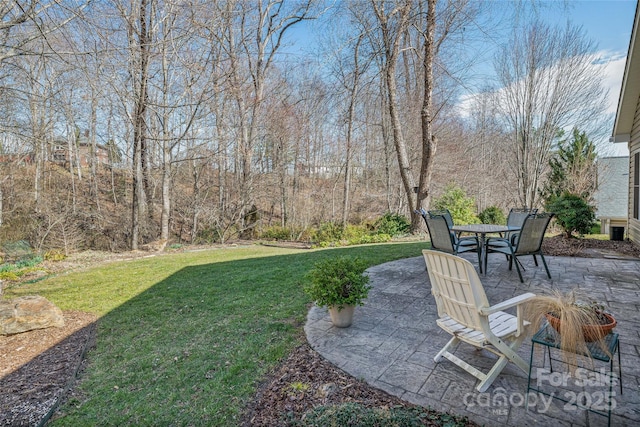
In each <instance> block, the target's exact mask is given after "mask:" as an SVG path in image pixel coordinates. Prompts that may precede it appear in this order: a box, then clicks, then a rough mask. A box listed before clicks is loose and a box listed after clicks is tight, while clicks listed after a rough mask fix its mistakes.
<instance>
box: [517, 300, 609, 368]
mask: <svg viewBox="0 0 640 427" xmlns="http://www.w3.org/2000/svg"><path fill="white" fill-rule="evenodd" d="M593 304H594V303H587V302H583V300H580V299H579V295H578V294H577V292H576V290H572V291H570V292H567V293H563V292H560V291H558V290H554V291H553V292H552V293H551V295H538V296H536V297H535V298H532V299H531V300H529V301H527V303H526V305H525V309H524V316H525V318H526V319H527V320H528V321H529V322H531V323H532V326H531V328H530V330H531V331H537V330H539V329H540V326H541V325H542V324H543V322H544V321H545V320H546V317H545V315H546V314H550V315H552V316H553V317H556V318H558V319H559V320H560V325H561V327H560V329H561V330H560V331H558V332H559V333H558V335H559V338H560V349H562V350H563V358H564V362H566V363H567V364H570V365H572V366H573V365H576V362H577V360H578V358H579V357H580V356H579V355H583V354H589V351H588V348H587V341H588V339H586V338H585V334H584V332H583V326H584V325H599V324H601V323H602V322H601V320H600V319H601V316H600V314H599V310H596V309H594V308H595V306H594V305H593ZM587 338H588V337H587ZM592 341H593V342H595V343H597V344H598V345H599V346H600V347H601V349H602V351H603V352H604V353H605V354H609V351H608V349H607V348H606V346H605V344H604V339H603V337H599V338H597V339H595V340H592ZM609 356H611V355H610V354H609Z"/></svg>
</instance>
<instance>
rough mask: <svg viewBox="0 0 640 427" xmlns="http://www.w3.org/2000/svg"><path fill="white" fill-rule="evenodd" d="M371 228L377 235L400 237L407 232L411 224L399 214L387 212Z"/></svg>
mask: <svg viewBox="0 0 640 427" xmlns="http://www.w3.org/2000/svg"><path fill="white" fill-rule="evenodd" d="M373 227H374V230H375V231H376V233H378V234H388V235H389V236H401V235H403V234H407V233H408V232H409V230H410V228H411V223H410V222H409V220H408V219H407V218H405V217H404V216H402V215H400V214H394V213H391V212H387V213H385V214H384V215H382V216H381V217H380V218H378V219H377V220H376V222H375V223H374V225H373Z"/></svg>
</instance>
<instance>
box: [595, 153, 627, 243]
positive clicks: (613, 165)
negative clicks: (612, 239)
mask: <svg viewBox="0 0 640 427" xmlns="http://www.w3.org/2000/svg"><path fill="white" fill-rule="evenodd" d="M628 183H629V157H628V156H624V157H602V158H600V159H598V188H597V189H596V191H595V193H594V195H593V198H594V202H595V206H596V218H598V219H599V220H600V232H601V233H603V234H610V232H611V227H623V228H624V230H625V234H627V233H626V232H627V228H628V227H627V213H628V210H629V198H628V197H629V187H628Z"/></svg>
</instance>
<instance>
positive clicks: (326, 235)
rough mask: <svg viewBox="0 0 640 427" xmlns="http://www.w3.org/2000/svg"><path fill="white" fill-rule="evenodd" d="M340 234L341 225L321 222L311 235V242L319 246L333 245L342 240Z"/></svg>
mask: <svg viewBox="0 0 640 427" xmlns="http://www.w3.org/2000/svg"><path fill="white" fill-rule="evenodd" d="M342 232H343V229H342V225H340V224H338V223H335V222H323V223H322V224H320V227H318V229H317V230H316V231H315V233H312V240H313V241H314V242H316V243H317V244H318V245H320V246H323V245H324V246H326V245H328V244H335V243H336V242H339V241H340V240H341V239H342Z"/></svg>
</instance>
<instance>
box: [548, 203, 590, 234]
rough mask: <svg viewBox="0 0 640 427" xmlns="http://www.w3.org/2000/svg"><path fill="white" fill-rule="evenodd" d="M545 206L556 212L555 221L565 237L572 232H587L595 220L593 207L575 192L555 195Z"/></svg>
mask: <svg viewBox="0 0 640 427" xmlns="http://www.w3.org/2000/svg"><path fill="white" fill-rule="evenodd" d="M546 208H547V210H548V211H550V212H553V213H555V214H556V222H557V223H558V225H559V226H560V227H562V230H563V231H564V234H565V236H566V237H571V234H572V233H573V232H576V233H578V234H580V235H582V234H586V233H588V232H589V231H590V230H591V227H592V226H593V224H594V222H595V212H594V209H593V207H592V206H589V204H588V203H587V202H586V201H585V200H584V199H583V198H582V197H580V196H578V195H575V194H570V193H565V194H563V195H561V196H559V197H556V198H554V199H553V201H552V202H551V203H549V204H548V205H547V207H546Z"/></svg>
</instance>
